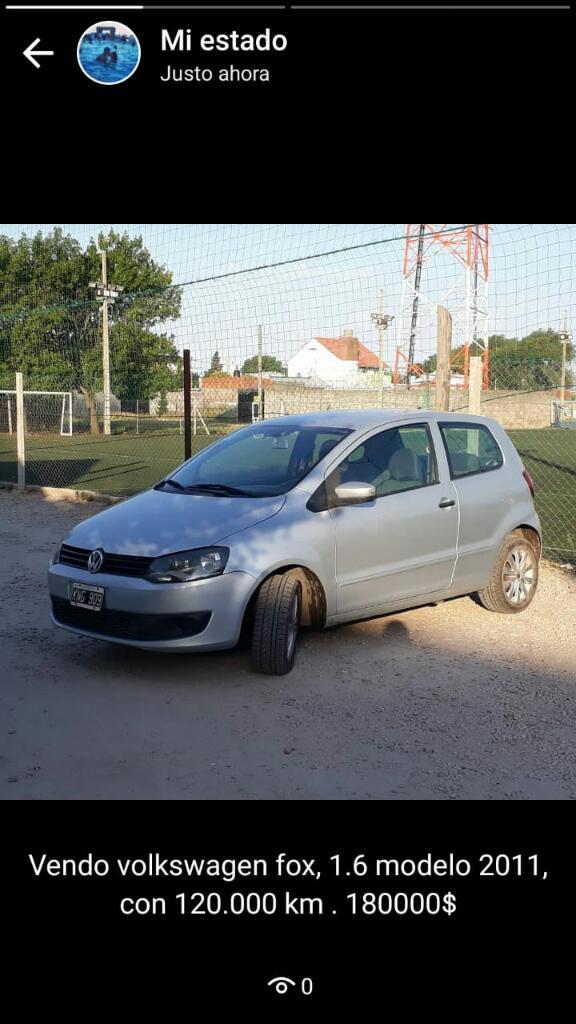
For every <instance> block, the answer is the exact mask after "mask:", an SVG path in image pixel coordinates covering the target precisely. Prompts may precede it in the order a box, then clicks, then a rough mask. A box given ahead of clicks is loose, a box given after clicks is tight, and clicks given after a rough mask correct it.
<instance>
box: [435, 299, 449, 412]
mask: <svg viewBox="0 0 576 1024" xmlns="http://www.w3.org/2000/svg"><path fill="white" fill-rule="evenodd" d="M451 348H452V317H451V316H450V313H449V312H448V310H447V309H444V306H438V328H437V336H436V411H437V412H448V411H449V409H450V351H451Z"/></svg>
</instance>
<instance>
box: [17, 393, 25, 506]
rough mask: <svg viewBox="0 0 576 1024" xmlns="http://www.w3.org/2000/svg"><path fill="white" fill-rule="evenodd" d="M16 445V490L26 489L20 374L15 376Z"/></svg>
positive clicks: (22, 400) (22, 394)
mask: <svg viewBox="0 0 576 1024" xmlns="http://www.w3.org/2000/svg"><path fill="white" fill-rule="evenodd" d="M16 445H17V452H18V490H19V491H23V490H24V489H25V487H26V451H25V446H24V384H23V380H22V374H21V373H17V374H16Z"/></svg>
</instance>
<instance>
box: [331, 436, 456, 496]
mask: <svg viewBox="0 0 576 1024" xmlns="http://www.w3.org/2000/svg"><path fill="white" fill-rule="evenodd" d="M437 480H438V477H437V470H436V460H435V458H434V449H433V445H432V439H431V437H430V433H429V431H428V428H427V426H426V424H425V423H416V424H411V425H410V426H409V427H389V428H388V430H382V431H381V432H380V433H379V434H374V435H373V437H370V438H368V440H367V441H364V442H363V443H362V444H361V445H358V447H357V448H355V449H354V450H353V451H352V452H350V454H349V455H347V456H346V458H345V459H344V460H343V461H342V462H341V463H340V464H339V465H338V466H337V468H336V469H335V470H334V471H333V472H332V473H331V474H330V476H329V477H328V479H327V481H326V487H327V492H328V495H329V496H330V495H332V496H333V495H334V489H335V488H336V487H337V486H338V485H339V484H341V483H351V482H352V481H358V482H359V483H367V484H373V485H374V487H375V488H376V497H377V498H381V497H384V496H385V495H387V494H396V493H397V492H398V491H409V490H414V488H417V487H426V486H428V485H429V484H433V483H437Z"/></svg>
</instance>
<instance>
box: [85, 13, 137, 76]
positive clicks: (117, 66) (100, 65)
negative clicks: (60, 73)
mask: <svg viewBox="0 0 576 1024" xmlns="http://www.w3.org/2000/svg"><path fill="white" fill-rule="evenodd" d="M140 53H141V51H140V43H139V42H138V39H137V38H136V36H135V35H134V33H133V32H132V30H131V29H129V28H127V27H126V25H122V24H120V22H119V21H100V22H98V23H97V24H96V25H91V26H90V28H89V29H86V32H84V34H83V35H82V37H81V38H80V42H79V43H78V63H79V65H80V67H81V68H82V71H83V72H84V74H85V75H87V76H88V78H91V79H92V81H93V82H99V83H100V84H101V85H117V84H118V83H119V82H125V81H126V79H127V78H130V75H133V74H134V72H135V71H136V68H137V67H138V65H139V63H140Z"/></svg>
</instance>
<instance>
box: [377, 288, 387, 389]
mask: <svg viewBox="0 0 576 1024" xmlns="http://www.w3.org/2000/svg"><path fill="white" fill-rule="evenodd" d="M383 317H384V289H383V288H381V289H380V323H379V324H378V373H379V375H380V377H379V380H380V407H381V408H383V407H384V334H385V330H386V328H385V327H384V320H383Z"/></svg>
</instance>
